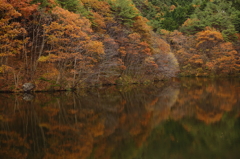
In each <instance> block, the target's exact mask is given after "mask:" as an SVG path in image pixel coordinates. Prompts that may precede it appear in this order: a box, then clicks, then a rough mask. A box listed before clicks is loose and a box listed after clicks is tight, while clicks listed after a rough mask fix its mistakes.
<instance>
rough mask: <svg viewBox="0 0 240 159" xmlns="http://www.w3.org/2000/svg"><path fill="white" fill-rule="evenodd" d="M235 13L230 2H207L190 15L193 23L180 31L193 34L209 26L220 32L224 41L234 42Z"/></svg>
mask: <svg viewBox="0 0 240 159" xmlns="http://www.w3.org/2000/svg"><path fill="white" fill-rule="evenodd" d="M237 12H238V11H237V10H236V9H235V8H234V7H232V3H231V2H227V1H222V0H215V1H213V2H208V3H207V4H206V7H204V8H201V7H199V8H197V9H196V10H195V12H194V14H192V15H191V19H192V20H193V22H192V23H191V25H184V26H182V27H181V31H182V32H184V33H188V34H194V33H197V32H199V31H202V30H204V29H205V27H206V26H210V27H213V28H215V29H217V30H219V31H221V32H222V34H223V37H224V38H225V40H234V37H235V36H234V35H235V33H236V29H235V26H234V17H235V19H236V18H237V17H236V16H235V15H236V13H237ZM194 19H195V20H194ZM236 23H237V22H236Z"/></svg>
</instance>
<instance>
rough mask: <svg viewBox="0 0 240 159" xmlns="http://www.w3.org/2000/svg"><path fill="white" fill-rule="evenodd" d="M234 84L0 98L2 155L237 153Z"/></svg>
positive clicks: (239, 134) (96, 158)
mask: <svg viewBox="0 0 240 159" xmlns="http://www.w3.org/2000/svg"><path fill="white" fill-rule="evenodd" d="M239 150H240V80H239V79H220V80H213V79H204V78H194V79H192V78H185V79H179V80H175V81H174V82H165V83H156V84H151V85H130V86H121V87H120V86H112V87H103V88H99V89H96V88H91V89H88V90H81V91H78V92H74V93H73V92H55V93H35V94H0V158H1V159H4V158H6V159H9V158H18V159H21V158H29V159H35V158H36V159H42V158H45V159H48V158H49V159H53V158H54V159H58V158H59V159H68V158H69V159H73V158H79V159H157V158H163V159H181V158H183V159H188V158H189V159H192V158H195V159H198V158H199V159H203V158H204V159H206V158H211V159H212V158H218V159H225V158H231V159H234V158H236V159H237V158H239V156H240V151H239Z"/></svg>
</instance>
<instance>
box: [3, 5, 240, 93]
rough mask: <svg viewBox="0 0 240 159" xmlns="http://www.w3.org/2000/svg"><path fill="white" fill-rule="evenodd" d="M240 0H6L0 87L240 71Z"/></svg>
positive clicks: (63, 86) (67, 86)
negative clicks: (29, 83)
mask: <svg viewBox="0 0 240 159" xmlns="http://www.w3.org/2000/svg"><path fill="white" fill-rule="evenodd" d="M239 8H240V0H230V1H229V0H228V1H227V0H0V91H21V90H22V88H21V86H22V85H23V84H24V83H26V82H31V83H34V84H35V85H36V88H35V90H71V89H76V88H79V87H85V86H100V85H109V84H128V83H149V82H152V81H158V80H164V79H169V78H171V77H176V76H239V70H240V59H239V53H240V10H239Z"/></svg>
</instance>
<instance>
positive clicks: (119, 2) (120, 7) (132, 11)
mask: <svg viewBox="0 0 240 159" xmlns="http://www.w3.org/2000/svg"><path fill="white" fill-rule="evenodd" d="M109 4H110V5H111V7H112V10H113V11H114V12H115V14H116V18H117V20H121V21H122V22H123V23H124V24H126V25H130V26H131V25H132V24H133V22H134V20H133V19H134V18H135V17H137V16H139V15H140V12H139V11H138V9H137V8H136V7H135V5H134V4H133V3H132V1H131V0H115V1H112V0H109Z"/></svg>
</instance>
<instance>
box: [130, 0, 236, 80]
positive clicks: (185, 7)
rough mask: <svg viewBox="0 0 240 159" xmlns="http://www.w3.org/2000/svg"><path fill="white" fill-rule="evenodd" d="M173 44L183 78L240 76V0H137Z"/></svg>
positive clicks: (163, 36)
mask: <svg viewBox="0 0 240 159" xmlns="http://www.w3.org/2000/svg"><path fill="white" fill-rule="evenodd" d="M133 1H134V3H135V4H136V7H137V8H138V9H139V10H140V11H141V13H142V15H143V16H144V17H146V18H148V19H149V22H148V24H150V25H151V26H152V27H153V30H154V31H155V32H156V33H158V34H160V35H161V38H163V39H165V40H166V41H167V42H168V43H169V44H170V45H171V49H172V52H174V54H175V56H176V58H177V59H178V62H179V65H180V69H181V71H180V76H216V75H217V76H228V75H234V76H236V75H239V69H240V61H239V56H240V41H239V40H240V34H239V33H240V0H147V1H146V0H133Z"/></svg>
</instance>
